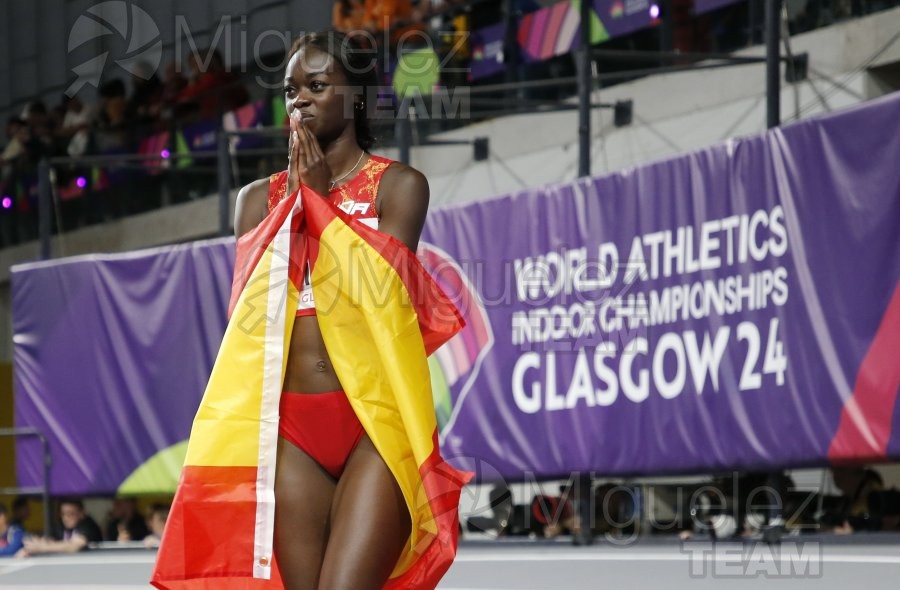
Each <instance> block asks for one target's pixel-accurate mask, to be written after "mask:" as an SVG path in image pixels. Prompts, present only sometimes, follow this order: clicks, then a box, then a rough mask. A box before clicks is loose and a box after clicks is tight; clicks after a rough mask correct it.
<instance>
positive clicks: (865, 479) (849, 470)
mask: <svg viewBox="0 0 900 590" xmlns="http://www.w3.org/2000/svg"><path fill="white" fill-rule="evenodd" d="M832 479H834V485H835V486H836V487H837V488H838V489H839V490H840V491H841V501H840V503H839V504H838V506H837V507H836V510H835V512H834V513H833V514H832V515H831V517H830V518H831V522H832V523H833V524H834V525H835V526H834V528H833V531H834V532H835V533H838V534H847V533H852V532H854V531H860V530H870V531H871V530H879V529H880V528H881V519H880V518H878V517H877V516H878V515H876V514H875V513H874V511H873V510H872V506H871V505H870V497H871V495H872V493H873V492H880V491H882V490H883V489H884V482H883V481H882V479H881V476H880V475H878V472H876V471H874V470H872V469H867V468H866V467H864V466H862V465H858V466H850V467H835V468H834V469H833V470H832Z"/></svg>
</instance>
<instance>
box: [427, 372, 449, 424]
mask: <svg viewBox="0 0 900 590" xmlns="http://www.w3.org/2000/svg"><path fill="white" fill-rule="evenodd" d="M428 371H429V372H430V373H431V397H432V399H433V401H434V411H435V417H436V418H437V427H438V432H440V431H441V430H443V429H444V426H446V425H447V422H449V421H450V415H451V414H452V413H453V400H452V399H450V386H449V385H447V378H446V377H445V376H444V369H443V368H441V364H440V363H439V362H438V360H437V357H436V356H435V355H431V356H430V357H428Z"/></svg>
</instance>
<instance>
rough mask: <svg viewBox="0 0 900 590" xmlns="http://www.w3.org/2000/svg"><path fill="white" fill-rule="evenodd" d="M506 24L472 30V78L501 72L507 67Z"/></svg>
mask: <svg viewBox="0 0 900 590" xmlns="http://www.w3.org/2000/svg"><path fill="white" fill-rule="evenodd" d="M503 35H504V24H503V23H499V24H496V25H491V26H489V27H483V28H481V29H478V30H477V31H472V37H471V46H472V61H471V62H470V67H471V71H470V72H469V76H470V77H471V79H472V80H478V79H481V78H487V77H488V76H493V75H495V74H499V73H500V72H502V71H503V70H504V69H505V67H506V66H505V65H504V61H503Z"/></svg>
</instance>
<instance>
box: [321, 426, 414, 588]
mask: <svg viewBox="0 0 900 590" xmlns="http://www.w3.org/2000/svg"><path fill="white" fill-rule="evenodd" d="M410 526H411V525H410V518H409V509H408V508H407V506H406V502H405V501H404V499H403V494H402V493H401V492H400V487H399V486H398V485H397V482H396V480H395V479H394V476H393V475H392V474H391V471H390V469H388V466H387V465H386V464H385V462H384V460H383V459H382V458H381V455H379V454H378V451H377V450H376V449H375V446H374V445H373V444H372V441H370V440H369V437H368V436H365V435H363V437H362V439H361V440H360V442H359V444H358V445H357V446H356V449H355V450H354V451H353V454H352V455H351V456H350V459H349V460H348V461H347V465H346V467H345V468H344V473H343V474H342V475H341V479H340V481H338V486H337V490H336V492H335V496H334V503H333V505H332V508H331V532H330V534H329V537H328V546H327V549H326V550H325V559H324V561H323V563H322V574H321V575H322V577H321V580H320V581H321V587H322V588H327V589H328V590H366V589H369V588H372V589H378V588H381V587H382V586H383V585H384V582H385V581H386V580H387V578H388V576H390V574H391V572H392V571H393V569H394V566H395V565H396V563H397V560H398V559H399V557H400V554H401V552H402V551H403V548H404V547H405V546H406V543H407V542H408V540H409V533H410Z"/></svg>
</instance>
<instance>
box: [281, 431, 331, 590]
mask: <svg viewBox="0 0 900 590" xmlns="http://www.w3.org/2000/svg"><path fill="white" fill-rule="evenodd" d="M277 465H278V468H277V471H276V475H275V559H276V560H277V562H278V569H279V571H280V572H281V576H282V578H283V580H284V584H285V588H286V590H316V588H317V586H318V581H319V570H320V569H321V567H322V557H323V555H324V552H325V544H326V543H327V540H328V527H329V522H328V516H329V513H330V512H331V504H332V502H333V500H334V490H335V481H334V479H332V478H331V476H330V475H328V474H327V473H326V472H325V470H324V469H322V468H321V467H320V466H319V464H318V463H316V462H315V461H314V460H313V459H311V458H310V457H309V455H307V454H306V453H304V452H303V451H301V450H300V449H298V448H297V447H295V446H294V445H292V444H291V443H290V442H288V441H286V440H285V439H283V438H280V437H279V439H278V457H277Z"/></svg>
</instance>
